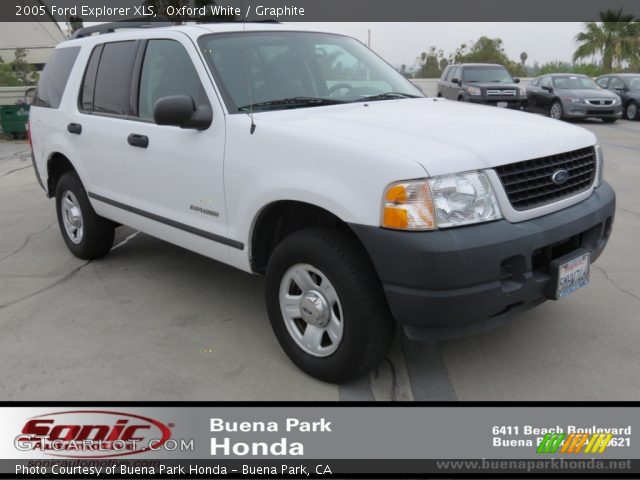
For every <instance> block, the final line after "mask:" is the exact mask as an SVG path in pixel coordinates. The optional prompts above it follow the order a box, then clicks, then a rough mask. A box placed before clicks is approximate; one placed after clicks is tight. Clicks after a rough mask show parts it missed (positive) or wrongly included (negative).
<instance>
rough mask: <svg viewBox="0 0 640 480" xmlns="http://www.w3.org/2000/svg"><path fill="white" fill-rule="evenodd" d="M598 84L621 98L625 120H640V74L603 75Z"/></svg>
mask: <svg viewBox="0 0 640 480" xmlns="http://www.w3.org/2000/svg"><path fill="white" fill-rule="evenodd" d="M596 83H597V84H598V85H600V86H601V87H602V88H606V89H607V90H610V91H612V92H614V93H616V94H618V95H619V96H620V98H621V99H622V104H623V105H624V110H623V111H624V118H626V119H627V120H640V73H616V74H612V75H603V76H602V77H600V78H598V79H597V80H596Z"/></svg>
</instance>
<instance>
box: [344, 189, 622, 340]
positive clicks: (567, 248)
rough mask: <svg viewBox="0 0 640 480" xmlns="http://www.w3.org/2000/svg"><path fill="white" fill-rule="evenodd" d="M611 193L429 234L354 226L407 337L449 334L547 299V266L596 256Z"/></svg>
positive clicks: (489, 324)
mask: <svg viewBox="0 0 640 480" xmlns="http://www.w3.org/2000/svg"><path fill="white" fill-rule="evenodd" d="M614 213H615V193H614V191H613V189H612V188H611V187H610V186H609V185H608V184H607V183H603V184H602V185H601V186H600V187H599V188H597V189H596V190H595V191H594V192H593V194H592V195H591V196H590V197H589V198H588V199H586V200H584V201H582V202H580V203H578V204H576V205H574V206H572V207H569V208H566V209H564V210H561V211H558V212H554V213H551V214H549V215H545V216H543V217H538V218H535V219H532V220H528V221H525V222H520V223H509V222H508V221H506V220H498V221H495V222H490V223H484V224H479V225H473V226H467V227H459V228H452V229H443V230H436V231H429V232H402V231H395V230H386V229H383V228H378V227H371V226H364V225H351V227H352V229H353V231H354V232H355V233H356V235H357V236H358V238H359V239H360V240H361V242H362V243H363V244H364V246H365V248H366V249H367V251H368V253H369V255H370V256H371V259H372V260H373V263H374V266H375V268H376V270H377V273H378V276H379V278H380V280H381V282H382V284H383V287H384V291H385V294H386V297H387V300H388V302H389V306H390V308H391V311H392V312H393V314H394V316H395V317H396V319H397V320H398V321H399V322H401V323H402V324H403V326H404V328H405V331H406V333H407V335H408V336H409V337H410V338H418V339H419V338H447V337H452V336H459V335H465V334H469V333H475V332H478V331H482V330H486V329H489V328H493V327H496V326H498V325H501V324H502V323H505V322H506V321H508V320H509V319H510V318H511V317H512V315H513V314H514V313H516V312H519V311H522V310H526V309H528V308H531V307H533V306H535V305H538V304H539V303H542V302H543V301H545V300H547V298H548V297H547V295H546V293H545V291H546V290H547V289H548V287H549V285H550V283H551V282H553V279H552V278H551V275H550V273H549V271H548V270H549V263H550V262H551V261H552V260H554V259H556V258H559V257H562V256H564V255H566V254H567V253H570V252H572V251H574V250H578V249H581V248H584V249H587V250H589V251H590V252H591V260H592V261H595V260H596V259H597V258H598V257H599V256H600V254H601V253H602V251H603V250H604V247H605V245H606V243H607V240H608V239H609V235H610V233H611V227H612V225H613V218H614Z"/></svg>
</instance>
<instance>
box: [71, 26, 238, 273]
mask: <svg viewBox="0 0 640 480" xmlns="http://www.w3.org/2000/svg"><path fill="white" fill-rule="evenodd" d="M118 43H120V44H121V45H118V44H117V43H115V42H114V43H105V44H103V45H102V46H99V47H96V48H97V49H100V48H101V49H102V51H101V52H99V53H98V54H97V55H99V61H97V63H98V64H97V68H96V72H95V81H94V82H93V84H92V82H91V77H90V75H93V72H92V70H91V69H92V63H91V62H89V65H88V68H87V74H86V76H87V75H89V77H88V78H86V79H85V82H84V85H83V88H82V92H86V94H84V93H83V95H85V96H86V102H83V101H82V100H81V102H80V104H81V107H82V110H83V112H84V113H85V118H84V119H83V123H85V124H86V127H85V126H84V125H83V133H82V136H83V137H85V139H86V141H87V142H88V144H90V145H93V146H94V148H93V152H92V154H89V152H87V154H88V155H89V156H90V158H91V160H90V164H91V176H92V179H93V187H92V188H93V189H92V191H91V192H89V195H90V197H91V198H92V201H93V202H94V203H95V205H96V209H97V210H99V212H100V211H103V212H104V213H105V216H107V217H109V218H114V219H116V220H119V221H121V222H122V223H125V224H128V225H132V226H135V227H137V228H139V229H141V230H143V231H146V232H148V233H151V234H152V235H155V236H158V237H160V238H163V239H165V240H168V241H170V242H172V243H176V244H178V245H182V246H185V247H187V248H189V249H191V250H195V251H197V252H200V253H202V254H204V255H207V256H210V257H212V258H216V259H220V260H223V261H227V260H228V248H229V245H233V246H235V247H236V248H238V247H239V245H238V242H232V241H229V240H228V239H227V238H226V207H225V202H224V189H223V156H224V139H225V122H224V114H223V111H222V107H221V105H220V102H219V100H218V98H217V96H216V94H215V91H214V89H213V86H212V83H211V81H210V79H209V77H208V74H207V71H206V69H205V67H204V65H203V63H202V60H201V59H200V56H199V54H198V51H197V50H196V48H195V46H194V45H193V43H192V42H191V40H190V39H189V38H188V37H186V36H185V35H184V34H182V33H180V32H163V33H162V37H158V38H147V39H144V40H141V41H132V42H118ZM124 43H126V45H122V44H124ZM173 95H189V96H190V97H192V98H193V100H194V102H195V103H196V105H200V106H203V107H208V108H211V109H212V110H213V116H214V120H213V123H212V125H211V126H210V127H209V128H208V129H207V130H203V131H199V130H193V129H182V128H179V127H174V126H160V125H156V124H155V122H154V120H153V106H154V104H155V102H156V101H157V100H159V99H160V98H163V97H167V96H173Z"/></svg>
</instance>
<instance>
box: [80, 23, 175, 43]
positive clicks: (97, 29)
mask: <svg viewBox="0 0 640 480" xmlns="http://www.w3.org/2000/svg"><path fill="white" fill-rule="evenodd" d="M172 25H173V23H171V22H169V21H156V20H154V21H149V20H140V19H139V18H134V19H131V20H122V21H120V22H111V23H102V24H100V25H94V26H91V27H84V28H79V29H78V30H76V31H75V32H73V35H71V37H70V38H71V39H74V38H84V37H89V36H91V35H93V34H94V33H97V34H98V35H102V34H105V33H113V32H115V31H116V30H118V29H121V28H160V27H170V26H172Z"/></svg>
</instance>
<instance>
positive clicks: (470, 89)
mask: <svg viewBox="0 0 640 480" xmlns="http://www.w3.org/2000/svg"><path fill="white" fill-rule="evenodd" d="M467 93H468V94H469V95H473V96H474V97H478V96H480V95H482V90H480V89H479V88H478V87H467Z"/></svg>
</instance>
